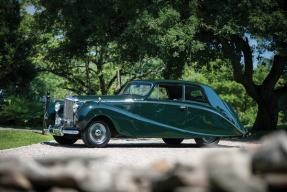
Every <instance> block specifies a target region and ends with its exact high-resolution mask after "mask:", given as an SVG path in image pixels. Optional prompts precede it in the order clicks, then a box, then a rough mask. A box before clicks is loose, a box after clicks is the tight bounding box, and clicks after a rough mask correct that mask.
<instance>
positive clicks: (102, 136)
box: [89, 123, 107, 144]
mask: <svg viewBox="0 0 287 192" xmlns="http://www.w3.org/2000/svg"><path fill="white" fill-rule="evenodd" d="M89 135H90V138H91V139H92V141H93V142H94V143H97V144H101V143H104V142H105V140H106V138H107V130H106V128H105V126H104V125H103V124H101V123H95V124H94V125H92V126H91V127H90V131H89Z"/></svg>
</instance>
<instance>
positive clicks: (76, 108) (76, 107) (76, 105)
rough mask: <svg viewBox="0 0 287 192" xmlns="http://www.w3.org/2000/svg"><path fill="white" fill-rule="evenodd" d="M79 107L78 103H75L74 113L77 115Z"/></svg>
mask: <svg viewBox="0 0 287 192" xmlns="http://www.w3.org/2000/svg"><path fill="white" fill-rule="evenodd" d="M78 107H79V105H78V104H77V103H74V105H73V112H74V113H76V111H77V110H78Z"/></svg>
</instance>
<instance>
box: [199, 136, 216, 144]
mask: <svg viewBox="0 0 287 192" xmlns="http://www.w3.org/2000/svg"><path fill="white" fill-rule="evenodd" d="M202 140H203V141H204V142H205V143H213V142H214V141H216V137H203V138H202Z"/></svg>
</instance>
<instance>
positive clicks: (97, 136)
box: [82, 120, 111, 148]
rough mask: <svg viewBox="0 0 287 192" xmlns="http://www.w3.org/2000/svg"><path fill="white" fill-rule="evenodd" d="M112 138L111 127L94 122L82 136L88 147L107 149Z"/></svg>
mask: <svg viewBox="0 0 287 192" xmlns="http://www.w3.org/2000/svg"><path fill="white" fill-rule="evenodd" d="M110 138H111V131H110V128H109V126H108V125H107V123H106V122H104V121H101V120H99V121H94V122H92V123H91V124H90V125H89V127H88V128H87V129H86V130H85V131H84V133H83V134H82V139H83V141H84V143H85V144H86V145H87V146H88V147H92V148H94V147H106V146H107V144H108V142H109V141H110Z"/></svg>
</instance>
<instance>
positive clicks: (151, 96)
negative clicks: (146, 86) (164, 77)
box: [149, 85, 158, 99]
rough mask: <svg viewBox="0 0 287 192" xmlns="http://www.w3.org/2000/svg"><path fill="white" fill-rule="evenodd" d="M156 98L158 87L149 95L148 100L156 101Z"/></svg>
mask: <svg viewBox="0 0 287 192" xmlns="http://www.w3.org/2000/svg"><path fill="white" fill-rule="evenodd" d="M157 96H158V85H157V86H155V87H154V88H153V90H152V92H151V94H150V95H149V98H150V99H157Z"/></svg>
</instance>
